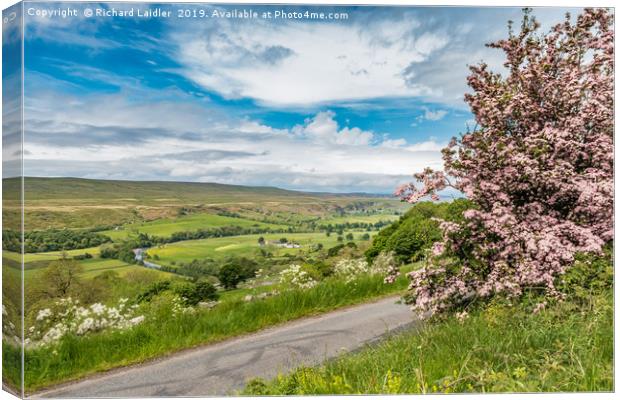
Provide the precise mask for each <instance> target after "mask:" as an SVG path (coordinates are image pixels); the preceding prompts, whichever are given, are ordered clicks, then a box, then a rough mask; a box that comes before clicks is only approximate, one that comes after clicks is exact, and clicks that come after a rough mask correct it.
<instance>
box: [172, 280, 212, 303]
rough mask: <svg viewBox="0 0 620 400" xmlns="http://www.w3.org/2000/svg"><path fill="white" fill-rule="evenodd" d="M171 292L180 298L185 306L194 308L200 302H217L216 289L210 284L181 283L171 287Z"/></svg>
mask: <svg viewBox="0 0 620 400" xmlns="http://www.w3.org/2000/svg"><path fill="white" fill-rule="evenodd" d="M173 292H174V293H176V294H177V295H179V296H180V297H181V300H182V302H183V304H184V305H185V306H195V305H197V304H198V303H200V302H201V301H206V300H217V299H218V297H219V296H218V294H217V289H216V288H215V286H213V285H212V284H211V283H210V282H208V281H205V280H201V281H198V282H196V283H192V282H182V283H180V284H177V285H174V286H173Z"/></svg>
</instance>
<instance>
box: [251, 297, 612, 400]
mask: <svg viewBox="0 0 620 400" xmlns="http://www.w3.org/2000/svg"><path fill="white" fill-rule="evenodd" d="M530 310H531V307H530V308H529V309H528V308H525V307H524V306H522V305H517V306H512V307H510V306H507V305H497V306H492V307H490V308H489V309H487V310H485V311H479V312H476V313H473V314H472V316H471V317H469V318H467V319H466V320H465V321H464V322H463V323H461V322H459V321H457V320H456V319H455V318H454V317H450V318H449V319H447V320H444V321H437V322H431V323H429V324H427V325H426V326H425V327H423V328H421V329H420V330H419V331H418V332H409V333H405V334H401V335H399V336H395V337H393V338H390V339H388V340H386V341H384V342H382V343H381V344H379V345H375V346H369V347H367V348H365V349H363V350H361V351H359V352H357V353H354V354H349V355H345V356H343V357H341V358H338V359H336V360H333V361H331V362H327V363H326V364H324V365H322V366H318V367H311V368H300V369H298V370H296V371H295V372H293V373H292V374H290V375H285V376H280V377H278V378H276V379H274V380H272V381H270V382H267V383H265V382H263V381H261V380H254V381H252V382H250V384H249V385H248V386H247V387H246V389H245V390H244V394H253V395H309V394H312V395H314V394H387V393H391V394H397V393H409V394H414V393H434V392H439V393H454V392H573V391H612V390H613V388H614V386H613V336H614V332H613V293H612V290H608V291H607V292H606V293H604V294H601V295H597V296H594V297H593V298H591V301H590V302H589V304H583V305H576V304H574V303H571V302H564V303H560V304H557V305H555V306H552V307H550V308H548V309H546V310H544V311H542V312H540V313H539V314H533V313H532V312H531V311H530Z"/></svg>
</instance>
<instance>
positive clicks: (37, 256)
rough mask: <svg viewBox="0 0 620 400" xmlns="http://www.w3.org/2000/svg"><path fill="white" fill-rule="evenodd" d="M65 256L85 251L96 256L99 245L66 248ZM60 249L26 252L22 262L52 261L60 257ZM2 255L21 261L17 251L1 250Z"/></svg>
mask: <svg viewBox="0 0 620 400" xmlns="http://www.w3.org/2000/svg"><path fill="white" fill-rule="evenodd" d="M64 253H65V254H66V255H67V257H73V256H79V255H82V254H85V253H89V254H90V255H93V256H97V255H99V247H89V248H87V249H77V250H67V251H64ZM62 254H63V252H62V251H50V252H46V253H26V254H25V255H24V263H26V264H28V263H31V262H35V261H54V260H57V259H59V258H60V257H62ZM2 257H3V258H8V259H9V260H13V261H17V262H20V261H21V258H20V257H21V256H20V254H19V253H15V252H12V251H7V250H3V251H2Z"/></svg>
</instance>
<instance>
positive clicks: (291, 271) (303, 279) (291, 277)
mask: <svg viewBox="0 0 620 400" xmlns="http://www.w3.org/2000/svg"><path fill="white" fill-rule="evenodd" d="M280 284H281V285H283V286H284V288H285V289H296V288H297V289H310V288H312V287H314V286H316V284H317V281H316V280H315V279H314V278H313V277H312V274H310V273H309V272H308V271H307V270H305V269H304V268H302V266H301V265H298V264H292V265H291V266H289V267H288V268H287V269H285V270H283V271H282V272H280Z"/></svg>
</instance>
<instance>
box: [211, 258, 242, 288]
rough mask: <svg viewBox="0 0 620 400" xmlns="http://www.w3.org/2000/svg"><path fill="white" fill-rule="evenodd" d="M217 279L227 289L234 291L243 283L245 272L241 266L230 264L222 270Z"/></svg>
mask: <svg viewBox="0 0 620 400" xmlns="http://www.w3.org/2000/svg"><path fill="white" fill-rule="evenodd" d="M217 278H218V279H219V280H220V283H221V284H222V286H224V287H225V288H226V289H234V288H236V287H237V285H238V284H239V283H241V282H242V281H243V271H242V268H241V266H240V265H239V264H236V263H228V264H225V265H223V266H222V267H221V268H220V271H219V272H218V274H217Z"/></svg>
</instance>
